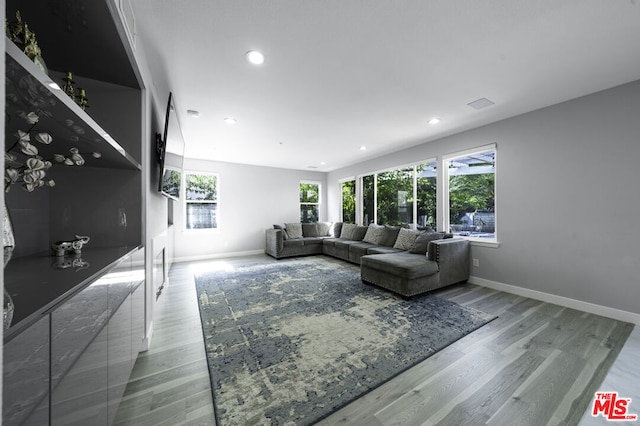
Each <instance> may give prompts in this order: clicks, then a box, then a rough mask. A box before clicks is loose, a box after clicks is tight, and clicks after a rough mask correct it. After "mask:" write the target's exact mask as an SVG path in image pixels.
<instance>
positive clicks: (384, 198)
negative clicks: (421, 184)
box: [376, 167, 414, 227]
mask: <svg viewBox="0 0 640 426" xmlns="http://www.w3.org/2000/svg"><path fill="white" fill-rule="evenodd" d="M413 173H414V168H413V167H407V168H403V169H396V170H391V171H388V172H383V173H378V174H377V182H378V184H377V188H376V191H377V197H376V199H377V209H378V215H377V222H378V224H379V225H393V226H404V227H409V225H411V224H412V223H413V198H414V197H413Z"/></svg>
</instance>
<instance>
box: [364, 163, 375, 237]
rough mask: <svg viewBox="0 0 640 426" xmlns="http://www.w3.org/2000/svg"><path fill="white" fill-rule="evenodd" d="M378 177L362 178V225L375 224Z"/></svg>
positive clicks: (368, 176)
mask: <svg viewBox="0 0 640 426" xmlns="http://www.w3.org/2000/svg"><path fill="white" fill-rule="evenodd" d="M375 182H376V177H375V175H367V176H363V177H362V200H363V201H362V224H364V225H369V224H370V223H374V222H375V212H376V183H375Z"/></svg>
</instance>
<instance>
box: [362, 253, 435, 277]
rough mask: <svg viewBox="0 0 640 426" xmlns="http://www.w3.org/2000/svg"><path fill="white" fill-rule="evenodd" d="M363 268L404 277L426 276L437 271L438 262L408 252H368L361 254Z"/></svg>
mask: <svg viewBox="0 0 640 426" xmlns="http://www.w3.org/2000/svg"><path fill="white" fill-rule="evenodd" d="M360 262H361V265H362V267H363V268H371V269H374V270H378V271H382V272H386V273H387V274H391V275H395V276H399V277H402V278H406V279H415V278H419V277H426V276H429V275H433V274H435V273H437V272H438V264H437V263H436V262H434V261H431V260H428V259H427V257H426V256H417V255H415V254H411V253H408V252H401V253H389V254H370V255H367V256H362V257H361V258H360Z"/></svg>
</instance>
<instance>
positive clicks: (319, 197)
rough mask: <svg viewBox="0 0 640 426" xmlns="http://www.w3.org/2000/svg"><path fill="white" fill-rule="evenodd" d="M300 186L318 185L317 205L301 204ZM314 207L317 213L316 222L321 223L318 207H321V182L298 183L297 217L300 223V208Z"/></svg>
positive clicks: (307, 181)
mask: <svg viewBox="0 0 640 426" xmlns="http://www.w3.org/2000/svg"><path fill="white" fill-rule="evenodd" d="M301 185H318V202H317V203H309V202H302V201H301V200H300V186H301ZM303 205H304V206H316V209H317V211H318V222H320V221H321V217H320V216H321V213H322V212H321V209H320V206H321V205H322V182H320V181H316V180H304V179H303V180H301V181H300V182H299V183H298V215H299V217H300V222H301V223H302V206H303Z"/></svg>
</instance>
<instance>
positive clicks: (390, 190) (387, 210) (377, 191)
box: [361, 161, 437, 229]
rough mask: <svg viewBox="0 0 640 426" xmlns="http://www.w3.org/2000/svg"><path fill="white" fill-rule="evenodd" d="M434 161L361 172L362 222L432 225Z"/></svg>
mask: <svg viewBox="0 0 640 426" xmlns="http://www.w3.org/2000/svg"><path fill="white" fill-rule="evenodd" d="M436 170H437V166H436V162H435V161H430V162H425V163H421V164H417V165H413V166H407V167H401V168H398V169H393V170H387V171H383V172H379V173H374V174H371V175H365V176H362V178H361V179H362V212H363V214H362V223H363V224H365V225H367V224H370V223H377V224H380V225H395V226H402V227H405V228H417V229H435V227H436Z"/></svg>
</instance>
